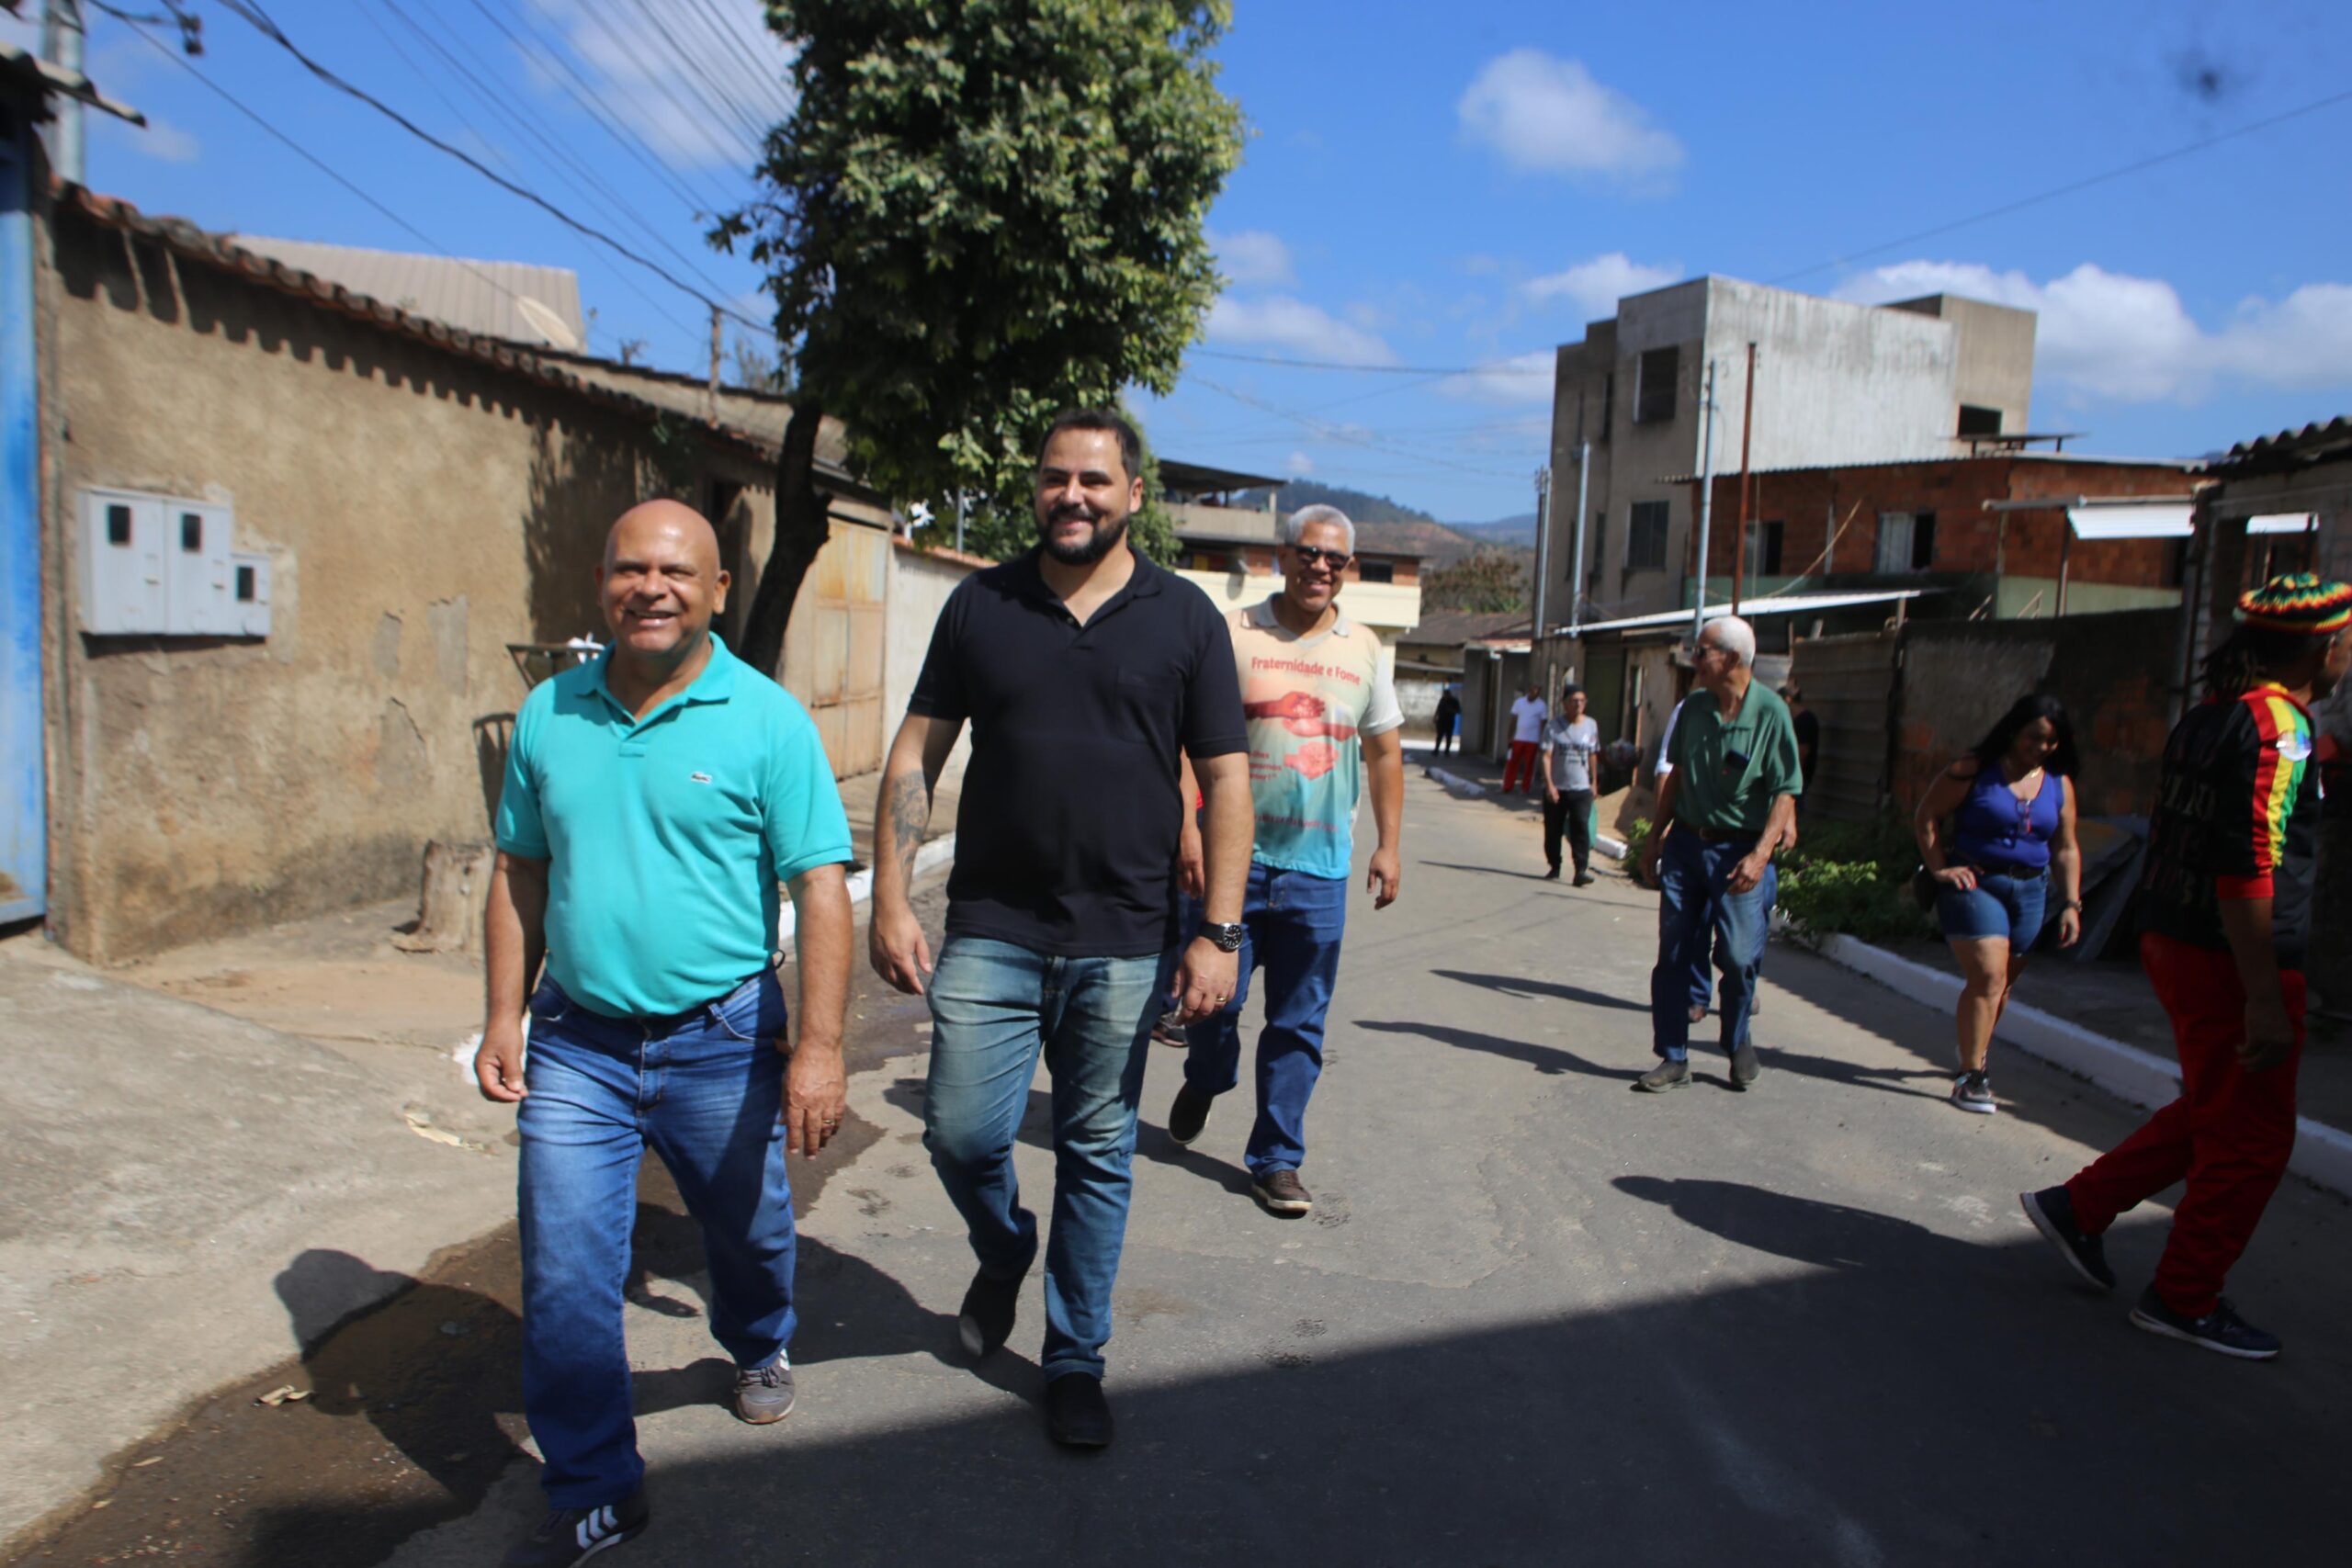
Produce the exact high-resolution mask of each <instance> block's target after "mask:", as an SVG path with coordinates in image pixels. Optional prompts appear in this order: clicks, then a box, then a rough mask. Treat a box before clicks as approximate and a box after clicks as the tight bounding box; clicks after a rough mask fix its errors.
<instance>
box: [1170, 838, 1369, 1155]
mask: <svg viewBox="0 0 2352 1568" xmlns="http://www.w3.org/2000/svg"><path fill="white" fill-rule="evenodd" d="M1347 923H1348V879H1347V878H1346V877H1344V876H1311V875H1309V874H1306V872H1303V871H1279V870H1276V869H1274V868H1273V867H1271V866H1264V865H1260V864H1258V863H1255V862H1252V863H1250V891H1249V896H1248V898H1247V899H1246V901H1245V902H1244V903H1243V905H1242V908H1241V925H1242V931H1243V935H1242V938H1241V952H1240V953H1239V954H1238V957H1239V959H1240V964H1239V970H1238V979H1237V981H1236V982H1235V984H1234V987H1233V999H1232V1000H1231V1001H1228V1002H1227V1003H1226V1005H1225V1008H1224V1010H1223V1011H1221V1012H1219V1013H1218V1014H1217V1015H1216V1017H1214V1018H1207V1019H1203V1020H1202V1021H1200V1022H1198V1023H1195V1024H1193V1025H1192V1026H1191V1027H1190V1028H1188V1029H1187V1030H1186V1031H1185V1036H1186V1038H1187V1039H1188V1040H1190V1042H1191V1043H1192V1049H1191V1050H1190V1051H1189V1052H1187V1053H1185V1056H1184V1081H1185V1082H1186V1083H1188V1084H1190V1085H1192V1086H1193V1088H1194V1089H1198V1090H1199V1091H1200V1092H1201V1093H1203V1094H1206V1095H1219V1094H1223V1093H1224V1092H1225V1091H1226V1090H1227V1089H1231V1088H1233V1086H1234V1085H1235V1084H1237V1083H1238V1082H1240V1080H1241V1010H1242V1006H1243V1004H1245V1003H1246V1002H1248V1001H1249V999H1250V972H1251V971H1252V970H1254V969H1261V968H1262V969H1263V970H1265V972H1266V981H1265V985H1266V1027H1265V1028H1264V1029H1263V1030H1261V1031H1260V1032H1259V1034H1258V1120H1257V1121H1256V1122H1254V1123H1252V1124H1251V1126H1250V1145H1249V1147H1248V1149H1247V1150H1246V1151H1245V1153H1244V1155H1243V1159H1244V1160H1245V1162H1246V1163H1247V1164H1248V1165H1249V1167H1250V1175H1252V1176H1257V1177H1262V1176H1264V1175H1266V1174H1267V1173H1268V1172H1269V1171H1275V1170H1284V1169H1288V1170H1295V1169H1297V1168H1299V1167H1300V1166H1301V1165H1304V1164H1305V1163H1306V1101H1307V1099H1308V1097H1310V1096H1311V1095H1313V1094H1314V1092H1315V1081H1316V1079H1317V1078H1318V1077H1321V1076H1322V1073H1323V1015H1324V1014H1325V1013H1326V1012H1328V1011H1329V1010H1330V1007H1331V988H1332V986H1333V984H1334V982H1336V981H1337V980H1338V979H1339V976H1340V936H1341V935H1342V934H1343V933H1344V932H1345V931H1346V929H1347ZM1184 929H1186V930H1190V929H1191V924H1190V923H1188V924H1187V925H1186V927H1185V928H1184Z"/></svg>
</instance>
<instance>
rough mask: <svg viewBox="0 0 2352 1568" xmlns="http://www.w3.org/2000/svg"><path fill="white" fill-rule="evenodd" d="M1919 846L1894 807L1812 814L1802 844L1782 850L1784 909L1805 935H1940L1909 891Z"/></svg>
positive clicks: (1899, 938) (1887, 938) (1892, 938)
mask: <svg viewBox="0 0 2352 1568" xmlns="http://www.w3.org/2000/svg"><path fill="white" fill-rule="evenodd" d="M1918 864H1919V848H1918V845H1917V842H1916V841H1915V840H1913V838H1912V836H1911V826H1910V824H1909V823H1908V822H1905V821H1904V820H1903V819H1902V818H1900V817H1897V816H1896V815H1894V813H1892V812H1888V813H1884V814H1882V815H1881V816H1879V817H1877V818H1872V819H1871V820H1870V821H1866V822H1822V821H1806V822H1802V823H1800V824H1799V825H1798V831H1797V847H1796V848H1795V849H1793V850H1791V851H1789V852H1787V853H1785V854H1783V855H1782V856H1781V899H1780V911H1781V916H1782V917H1783V918H1784V919H1786V920H1787V921H1788V922H1789V926H1790V928H1791V930H1792V931H1793V932H1794V934H1795V935H1796V936H1797V937H1798V938H1799V939H1800V940H1803V941H1805V942H1814V943H1816V944H1817V943H1819V942H1821V941H1822V939H1823V938H1825V937H1827V936H1831V935H1834V934H1837V933H1840V932H1842V933H1844V934H1845V935H1847V936H1850V937H1855V938H1858V939H1860V941H1863V942H1908V941H1911V940H1912V939H1914V938H1917V937H1927V936H1933V935H1935V931H1936V928H1935V923H1934V921H1933V920H1932V919H1930V918H1929V916H1928V912H1927V911H1926V910H1924V909H1922V908H1919V905H1918V903H1917V900H1915V899H1914V898H1913V897H1911V886H1910V884H1911V874H1912V872H1913V871H1915V870H1917V867H1918Z"/></svg>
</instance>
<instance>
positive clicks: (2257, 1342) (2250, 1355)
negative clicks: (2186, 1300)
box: [2131, 1285, 2279, 1361]
mask: <svg viewBox="0 0 2352 1568" xmlns="http://www.w3.org/2000/svg"><path fill="white" fill-rule="evenodd" d="M2131 1325H2132V1326H2133V1327H2135V1328H2144V1329H2146V1330H2147V1331H2148V1332H2149V1333H2151V1334H2161V1335H2163V1336H2164V1337H2165V1338H2167V1339H2179V1340H2183V1341H2185V1342H2187V1343H2188V1344H2191V1345H2194V1346H2196V1347H2198V1348H2199V1349H2203V1350H2211V1351H2213V1352H2214V1353H2215V1354H2217V1355H2222V1356H2235V1357H2236V1358H2237V1359H2239V1360H2241V1361H2275V1360H2277V1359H2278V1350H2279V1345H2278V1336H2277V1335H2276V1334H2271V1333H2267V1332H2266V1331H2265V1330H2263V1329H2259V1328H2256V1326H2255V1325H2252V1324H2250V1323H2248V1322H2247V1321H2246V1320H2245V1319H2244V1318H2242V1317H2240V1316H2239V1315H2238V1309H2237V1308H2235V1307H2233V1306H2232V1305H2231V1304H2230V1303H2229V1298H2228V1297H2226V1296H2224V1297H2222V1298H2221V1299H2219V1300H2217V1301H2216V1302H2215V1303H2213V1310H2212V1311H2211V1312H2209V1313H2207V1314H2205V1315H2204V1316H2203V1317H2187V1316H2183V1315H2182V1314H2179V1313H2177V1312H2175V1311H2173V1310H2172V1308H2170V1307H2168V1306H2166V1305H2165V1303H2164V1298H2163V1297H2162V1296H2159V1295H2158V1294H2156V1288H2155V1287H2154V1285H2151V1286H2149V1287H2148V1288H2147V1289H2146V1290H2144V1291H2142V1292H2140V1302H2139V1304H2138V1305H2137V1306H2134V1307H2133V1308H2132V1309H2131Z"/></svg>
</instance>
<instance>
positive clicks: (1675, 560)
mask: <svg viewBox="0 0 2352 1568" xmlns="http://www.w3.org/2000/svg"><path fill="white" fill-rule="evenodd" d="M2033 336H2034V317H2033V314H2032V313H2031V312H2030V311H2024V310H2011V309H2009V308H2007V307H2006V306H2000V305H1991V304H1986V303H1985V302H1983V301H1980V300H1973V299H1956V298H1953V297H1951V296H1947V295H1935V296H1930V297H1928V298H1926V299H1914V300H1907V301H1905V302H1903V303H1901V304H1898V305H1887V306H1880V305H1856V304H1849V303H1846V302H1844V301H1842V300H1836V299H1819V298H1816V297H1815V296H1812V295H1807V294H1798V293H1793V292H1792V291H1790V290H1787V289H1782V288H1765V287H1762V286H1760V285H1758V284H1753V283H1742V282H1739V281H1737V280H1736V279H1733V278H1727V277H1713V276H1709V277H1698V278H1692V279H1691V280H1690V281H1689V282H1686V283H1678V284H1674V285H1672V286H1670V287H1668V288H1658V289H1653V290H1651V291H1649V292H1647V293H1644V294H1636V295H1631V296H1628V297H1627V298H1625V299H1622V300H1620V301H1619V302H1618V307H1617V313H1616V315H1615V316H1613V317H1611V318H1610V319H1609V320H1607V321H1595V322H1593V323H1592V324H1591V325H1589V327H1587V328H1586V331H1585V336H1584V339H1583V341H1582V342H1580V343H1573V344H1564V345H1562V346H1561V348H1560V349H1559V351H1558V355H1557V359H1556V362H1555V380H1554V389H1553V401H1552V443H1551V446H1552V496H1553V504H1552V509H1551V525H1550V530H1549V532H1550V535H1551V539H1550V551H1549V554H1550V581H1549V583H1548V584H1547V586H1546V589H1545V593H1544V600H1545V604H1546V606H1547V619H1548V620H1550V621H1553V622H1555V623H1557V622H1566V620H1568V619H1570V618H1571V617H1570V613H1569V612H1570V606H1571V604H1573V603H1574V601H1573V600H1572V599H1571V596H1570V595H1571V585H1572V582H1574V586H1575V587H1576V589H1577V591H1580V592H1582V593H1583V594H1584V596H1585V602H1586V604H1588V605H1589V607H1590V610H1591V612H1592V614H1594V615H1600V616H1604V617H1605V616H1622V615H1641V614H1645V613H1648V612H1651V611H1657V610H1666V609H1673V608H1677V607H1679V606H1680V605H1683V604H1687V603H1688V602H1689V601H1688V598H1687V596H1686V595H1687V593H1688V591H1689V588H1690V580H1691V567H1692V550H1693V528H1694V519H1695V510H1694V507H1693V504H1692V500H1693V498H1692V496H1691V490H1690V487H1689V484H1688V482H1687V479H1684V480H1682V481H1681V482H1678V479H1679V477H1681V476H1688V475H1691V474H1695V473H1699V472H1701V471H1702V469H1704V468H1706V467H1708V464H1707V463H1706V461H1705V458H1704V454H1703V452H1702V434H1703V432H1704V429H1705V427H1706V424H1707V422H1706V421H1705V420H1704V419H1703V418H1702V405H1703V403H1704V401H1705V399H1704V389H1705V386H1706V379H1707V367H1708V365H1709V364H1710V363H1712V364H1713V366H1714V367H1715V389H1714V400H1713V403H1714V410H1715V412H1714V418H1713V448H1714V457H1713V468H1714V469H1715V470H1716V471H1718V472H1723V471H1732V470H1736V469H1737V468H1739V466H1740V453H1741V443H1742V440H1743V426H1744V425H1745V424H1746V423H1747V417H1748V412H1749V409H1748V395H1747V347H1748V344H1755V345H1756V348H1757V355H1756V388H1755V398H1754V419H1753V424H1752V428H1749V429H1747V432H1746V437H1745V438H1746V439H1747V442H1748V461H1749V464H1750V466H1751V467H1752V468H1798V467H1815V466H1826V465H1835V464H1847V463H1868V462H1883V461H1888V460H1892V459H1897V458H1926V457H1949V456H1951V455H1953V454H1954V453H1958V452H1965V451H1967V450H1969V439H1967V438H1973V439H1979V440H1981V439H1984V438H1985V437H1988V436H1993V435H2016V434H2023V433H2024V431H2025V429H2026V420H2027V414H2028V412H2029V409H2030V400H2031V397H2032V385H2033ZM1580 454H1581V455H1582V456H1583V459H1584V463H1585V468H1586V472H1585V474H1584V480H1585V522H1586V529H1585V540H1584V559H1583V570H1582V573H1581V581H1575V580H1576V579H1577V577H1578V572H1577V559H1576V546H1577V536H1576V522H1577V517H1576V513H1577V505H1576V499H1577V479H1578V474H1577V464H1578V458H1579V455H1580Z"/></svg>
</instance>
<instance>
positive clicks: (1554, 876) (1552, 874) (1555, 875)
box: [1544, 865, 1560, 882]
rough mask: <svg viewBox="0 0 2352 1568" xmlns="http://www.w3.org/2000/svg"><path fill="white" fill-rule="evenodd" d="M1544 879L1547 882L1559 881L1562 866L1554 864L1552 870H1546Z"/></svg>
mask: <svg viewBox="0 0 2352 1568" xmlns="http://www.w3.org/2000/svg"><path fill="white" fill-rule="evenodd" d="M1559 880H1560V868H1559V867H1558V866H1556V865H1555V866H1554V867H1553V868H1552V869H1551V870H1549V871H1547V872H1545V873H1544V881H1546V882H1557V881H1559Z"/></svg>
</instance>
